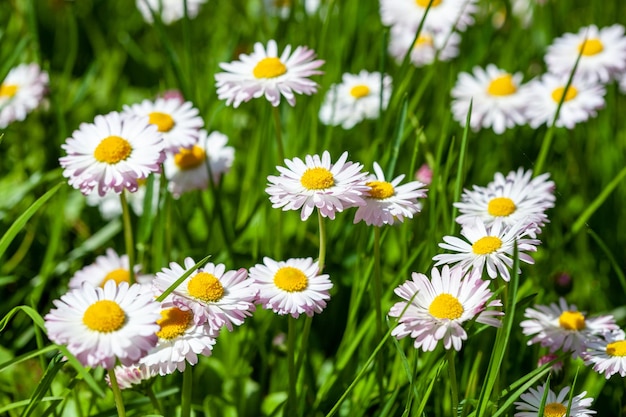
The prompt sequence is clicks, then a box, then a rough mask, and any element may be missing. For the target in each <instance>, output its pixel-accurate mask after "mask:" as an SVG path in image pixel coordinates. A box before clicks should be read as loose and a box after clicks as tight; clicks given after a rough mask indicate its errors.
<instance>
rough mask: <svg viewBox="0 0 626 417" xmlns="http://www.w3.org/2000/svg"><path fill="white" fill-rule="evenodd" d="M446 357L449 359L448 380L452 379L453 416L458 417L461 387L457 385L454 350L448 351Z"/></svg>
mask: <svg viewBox="0 0 626 417" xmlns="http://www.w3.org/2000/svg"><path fill="white" fill-rule="evenodd" d="M446 357H447V358H448V378H449V379H450V391H451V394H452V415H457V414H458V409H459V387H458V386H457V383H456V368H455V365H454V350H453V349H448V350H447V351H446Z"/></svg>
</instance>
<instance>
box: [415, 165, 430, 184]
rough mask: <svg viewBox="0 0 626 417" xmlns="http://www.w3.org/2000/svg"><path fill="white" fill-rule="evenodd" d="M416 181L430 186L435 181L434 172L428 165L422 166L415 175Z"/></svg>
mask: <svg viewBox="0 0 626 417" xmlns="http://www.w3.org/2000/svg"><path fill="white" fill-rule="evenodd" d="M415 179H416V180H417V181H419V182H422V183H424V184H425V185H430V183H431V182H432V181H433V170H432V168H431V167H430V165H428V164H422V166H421V167H419V169H418V170H417V172H416V173H415Z"/></svg>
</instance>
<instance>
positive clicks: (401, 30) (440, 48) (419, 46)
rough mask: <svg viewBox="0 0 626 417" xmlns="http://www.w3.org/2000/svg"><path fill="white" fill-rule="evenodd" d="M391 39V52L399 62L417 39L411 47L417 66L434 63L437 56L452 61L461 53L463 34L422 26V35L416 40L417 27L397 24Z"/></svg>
mask: <svg viewBox="0 0 626 417" xmlns="http://www.w3.org/2000/svg"><path fill="white" fill-rule="evenodd" d="M390 33H391V37H390V39H389V54H390V55H391V56H393V57H394V59H395V60H396V62H397V63H398V64H401V63H402V61H404V57H405V55H406V53H407V52H408V51H409V48H411V44H412V43H413V42H414V41H415V45H414V46H413V49H411V56H410V60H411V62H412V63H413V65H415V66H416V67H423V66H425V65H429V64H432V63H433V62H434V61H435V58H436V59H437V60H439V61H450V60H451V59H452V58H456V57H457V56H458V55H459V45H460V43H461V35H459V34H458V33H456V32H451V31H439V32H435V31H432V30H428V29H424V28H422V31H421V32H420V35H419V36H418V38H417V40H415V33H416V29H411V28H408V27H405V26H403V25H395V26H393V27H392V28H391V32H390Z"/></svg>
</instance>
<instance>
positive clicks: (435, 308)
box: [428, 294, 464, 320]
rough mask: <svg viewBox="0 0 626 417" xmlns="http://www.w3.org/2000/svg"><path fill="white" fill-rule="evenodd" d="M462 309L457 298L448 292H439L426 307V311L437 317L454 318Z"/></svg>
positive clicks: (461, 312) (458, 315)
mask: <svg viewBox="0 0 626 417" xmlns="http://www.w3.org/2000/svg"><path fill="white" fill-rule="evenodd" d="M463 311H464V310H463V305H462V304H461V303H460V302H459V299H458V298H456V297H455V296H453V295H450V294H439V295H438V296H436V297H435V299H434V300H433V302H432V303H430V307H428V312H429V313H430V314H431V315H432V316H433V317H436V318H438V319H449V320H455V319H458V318H459V317H461V316H462V315H463Z"/></svg>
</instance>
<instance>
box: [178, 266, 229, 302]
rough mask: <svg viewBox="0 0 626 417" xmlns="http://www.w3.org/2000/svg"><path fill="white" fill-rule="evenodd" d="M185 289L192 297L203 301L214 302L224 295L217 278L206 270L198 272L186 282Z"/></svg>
mask: <svg viewBox="0 0 626 417" xmlns="http://www.w3.org/2000/svg"><path fill="white" fill-rule="evenodd" d="M187 291H189V295H191V296H192V297H195V298H198V299H200V300H202V301H204V302H205V303H210V302H213V303H214V302H216V301H219V300H221V299H222V297H223V296H224V287H223V286H222V283H221V282H220V280H219V279H217V278H216V277H215V275H213V274H209V273H208V272H198V273H197V274H196V275H194V277H193V278H191V279H190V280H189V284H187Z"/></svg>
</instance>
